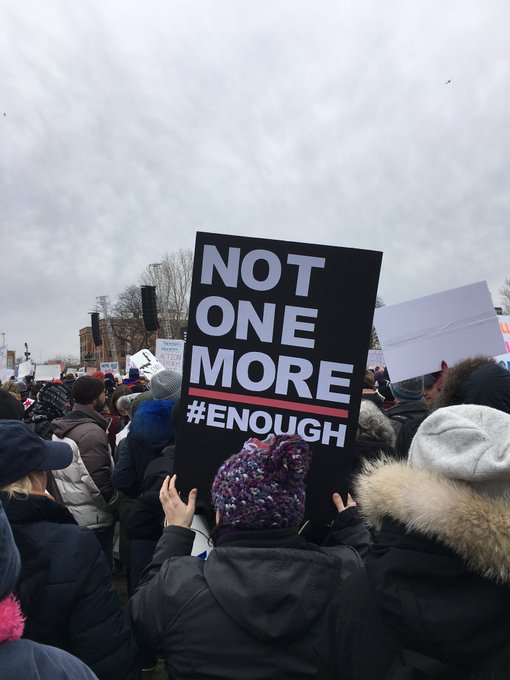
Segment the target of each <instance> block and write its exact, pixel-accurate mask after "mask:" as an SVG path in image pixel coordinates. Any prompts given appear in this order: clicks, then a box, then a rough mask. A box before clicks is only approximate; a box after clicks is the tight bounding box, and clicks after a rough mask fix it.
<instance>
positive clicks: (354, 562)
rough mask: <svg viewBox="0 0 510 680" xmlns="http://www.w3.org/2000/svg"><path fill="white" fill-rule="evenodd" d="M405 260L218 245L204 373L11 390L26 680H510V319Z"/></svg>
mask: <svg viewBox="0 0 510 680" xmlns="http://www.w3.org/2000/svg"><path fill="white" fill-rule="evenodd" d="M381 255H382V254H381V253H376V252H372V251H361V250H353V249H346V248H333V247H323V246H319V245H307V244H298V243H288V242H279V241H269V240H261V239H247V238H241V237H232V236H225V235H218V234H205V233H199V234H198V235H197V242H196V248H195V262H194V272H193V284H192V292H191V299H190V313H189V322H188V334H187V338H186V342H185V343H184V347H183V352H184V354H183V357H182V359H183V360H182V362H181V361H179V362H177V363H176V364H172V366H173V368H166V367H165V366H164V365H162V364H161V363H160V361H158V359H157V358H156V357H155V356H153V355H152V353H151V352H150V351H149V350H148V349H145V350H142V351H141V352H139V353H137V354H135V355H133V357H131V362H130V365H131V368H129V369H128V370H127V371H126V372H125V373H119V372H109V371H108V370H101V367H99V366H98V367H97V369H96V370H94V372H93V373H91V374H85V375H83V374H78V373H76V372H64V373H62V374H61V375H59V377H54V376H52V375H50V373H51V372H48V374H47V375H45V373H44V370H40V371H39V372H38V371H37V369H36V370H35V371H27V372H26V374H25V375H23V376H21V375H17V376H16V375H13V376H12V377H10V378H9V379H7V380H6V381H5V382H4V384H3V385H1V388H0V499H1V504H0V678H1V679H2V680H14V679H16V680H24V679H25V678H26V679H31V678H44V679H53V678H56V679H57V678H73V679H74V678H76V679H81V678H83V679H85V678H99V680H136V679H139V678H162V677H168V678H169V679H170V680H178V679H184V678H190V679H197V680H199V679H204V680H205V679H209V680H212V679H232V680H234V679H235V680H244V679H246V680H259V679H265V678H274V679H275V680H280V679H289V680H292V679H301V678H302V679H305V678H322V679H326V678H329V679H331V678H335V679H338V680H421V679H426V678H443V679H451V680H468V679H472V680H474V679H475V678H476V679H479V680H483V679H487V680H488V679H489V678H493V679H503V678H507V679H508V678H510V500H509V499H510V372H509V371H508V368H507V366H508V364H507V363H506V361H507V355H505V352H506V351H507V350H508V349H509V346H508V343H506V340H507V337H505V335H504V333H505V324H506V329H507V330H508V323H507V321H502V322H500V321H501V318H500V319H498V317H497V316H496V313H495V311H494V309H493V308H492V303H491V300H490V295H489V293H488V289H487V285H486V284H485V282H481V283H476V284H469V285H467V286H465V287H462V288H459V289H453V290H451V291H445V292H444V293H443V294H434V295H431V296H428V297H426V298H420V299H417V300H414V301H409V302H407V303H402V304H401V305H394V306H392V307H387V308H381V309H378V310H376V314H375V317H374V306H375V300H376V293H377V285H378V278H379V269H380V266H381ZM372 323H375V327H376V330H377V333H378V335H379V340H380V343H381V349H380V350H377V351H376V352H375V353H374V352H372V354H369V352H368V347H369V341H370V337H371V334H372V332H373V331H372ZM177 342H180V341H172V340H161V342H160V344H159V347H165V351H166V352H167V353H168V354H170V353H172V361H175V356H174V355H175V352H176V351H177V350H180V349H182V346H181V345H176V344H175V343H177ZM176 347H177V350H176ZM367 356H368V360H367ZM374 358H376V359H377V360H378V361H379V363H378V365H373V362H372V360H373V359H374ZM107 368H115V369H118V366H117V365H115V367H113V366H104V365H103V366H102V369H107ZM24 373H25V371H24ZM41 376H43V377H44V376H45V379H44V380H42V379H40V378H41ZM38 378H39V379H38ZM163 667H164V670H163Z"/></svg>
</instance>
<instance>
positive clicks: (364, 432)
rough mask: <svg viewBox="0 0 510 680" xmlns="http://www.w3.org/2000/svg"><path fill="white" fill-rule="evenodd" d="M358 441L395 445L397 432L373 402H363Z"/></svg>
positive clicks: (360, 412)
mask: <svg viewBox="0 0 510 680" xmlns="http://www.w3.org/2000/svg"><path fill="white" fill-rule="evenodd" d="M356 440H357V441H369V442H380V443H382V444H386V445H388V446H394V445H395V430H394V429H393V427H392V425H391V423H390V421H389V418H388V417H387V416H386V415H385V414H384V413H383V412H382V411H381V409H380V408H378V407H377V406H376V405H375V404H374V403H373V402H372V401H368V400H366V399H364V400H362V402H361V406H360V410H359V418H358V431H357V433H356Z"/></svg>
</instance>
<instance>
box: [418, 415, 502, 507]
mask: <svg viewBox="0 0 510 680" xmlns="http://www.w3.org/2000/svg"><path fill="white" fill-rule="evenodd" d="M408 460H409V465H410V466H411V467H413V468H420V469H425V470H429V471H431V472H434V473H436V474H438V475H441V476H444V477H448V478H450V479H455V480H462V481H463V482H467V483H469V484H470V485H471V486H472V487H473V488H474V489H476V490H477V491H478V492H480V493H484V494H486V495H488V496H492V497H502V496H503V497H507V498H509V497H510V415H509V414H507V413H504V412H503V411H499V410H497V409H494V408H490V407H489V406H480V405H475V404H466V405H460V406H448V407H445V408H441V409H438V410H436V411H434V412H433V413H432V414H431V415H430V416H428V418H426V419H425V420H424V421H423V423H422V424H421V425H420V427H419V428H418V430H417V432H416V434H415V436H414V439H413V441H412V444H411V447H410V449H409V459H408Z"/></svg>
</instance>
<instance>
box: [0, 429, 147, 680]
mask: <svg viewBox="0 0 510 680" xmlns="http://www.w3.org/2000/svg"><path fill="white" fill-rule="evenodd" d="M72 458H73V451H72V449H71V447H70V446H69V445H68V444H66V443H64V442H60V441H46V440H43V439H41V438H40V437H38V436H37V435H36V434H35V433H34V432H33V431H32V430H31V429H30V428H29V427H28V425H26V424H25V423H21V422H19V421H8V420H4V421H1V422H0V501H1V504H3V507H4V509H5V514H6V516H7V518H8V520H9V523H10V526H11V528H12V533H13V535H14V540H15V542H16V546H17V549H18V551H19V555H20V558H21V571H20V574H19V577H18V578H17V580H16V581H15V586H14V584H13V585H12V586H11V587H12V590H13V591H14V594H15V595H16V597H17V598H18V600H19V604H20V607H21V611H22V614H23V619H24V636H25V637H26V638H29V639H30V640H34V641H35V642H39V643H43V644H45V645H53V646H55V647H59V648H61V649H63V650H65V651H67V652H69V653H71V654H74V655H75V656H77V657H78V658H80V659H81V660H82V661H84V662H85V663H86V664H88V665H89V666H90V668H91V669H92V670H93V671H94V672H95V673H96V674H97V676H98V678H99V679H100V680H117V678H119V677H122V678H126V679H127V678H129V679H130V680H137V678H138V670H139V662H138V651H137V647H136V644H135V642H134V640H133V637H132V634H131V632H130V631H129V629H128V628H127V626H126V625H125V623H124V620H123V615H122V612H121V608H120V602H119V598H118V595H117V593H116V591H115V589H114V587H113V584H112V582H111V578H110V572H109V569H108V565H107V563H106V560H105V558H104V555H103V553H102V550H101V547H100V545H99V543H98V542H97V540H96V539H95V537H94V535H93V534H92V533H91V532H90V531H89V530H88V529H86V528H84V527H79V526H78V525H77V524H76V522H75V520H74V519H73V517H72V515H71V513H70V512H69V511H68V510H67V509H66V508H65V507H63V506H62V505H60V504H59V503H57V502H55V501H54V500H53V499H52V497H51V496H49V494H48V493H47V491H46V473H47V471H48V470H59V469H64V468H66V467H68V466H69V464H70V463H71V461H72ZM0 533H1V528H0ZM0 543H1V538H0ZM3 558H4V555H3V554H2V553H0V564H1V561H2V559H3ZM11 568H12V565H11ZM0 579H1V576H0ZM1 594H2V593H1V592H0V595H1ZM0 599H1V597H0ZM1 628H2V607H1V604H0V630H1ZM0 636H1V633H0ZM1 647H2V645H1V644H0V650H1ZM0 654H1V652H0ZM0 658H1V656H0ZM0 669H1V673H0V675H1V677H2V680H3V679H4V677H5V676H4V667H3V666H2V665H0ZM20 677H22V678H25V677H29V676H20ZM37 677H39V676H37ZM41 677H57V678H58V677H60V675H58V674H56V675H48V676H41Z"/></svg>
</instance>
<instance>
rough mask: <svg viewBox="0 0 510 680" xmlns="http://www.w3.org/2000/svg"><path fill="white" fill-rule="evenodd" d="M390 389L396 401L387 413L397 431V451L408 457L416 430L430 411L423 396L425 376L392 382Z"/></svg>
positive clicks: (399, 454)
mask: <svg viewBox="0 0 510 680" xmlns="http://www.w3.org/2000/svg"><path fill="white" fill-rule="evenodd" d="M390 389H391V393H392V394H393V396H394V398H395V402H396V403H395V406H392V407H391V408H389V409H387V411H386V415H387V416H388V418H389V419H390V422H391V425H392V427H393V429H394V431H395V437H396V441H395V453H396V455H397V456H398V457H399V458H407V454H408V453H409V447H410V446H411V442H412V440H413V437H414V434H415V432H416V430H417V429H418V427H419V426H420V423H421V422H422V421H423V420H424V419H425V418H426V417H427V416H428V415H429V413H430V410H429V407H428V405H427V402H426V401H425V399H424V398H423V389H424V388H423V376H418V377H416V378H409V379H408V380H401V381H400V382H391V383H390Z"/></svg>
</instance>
